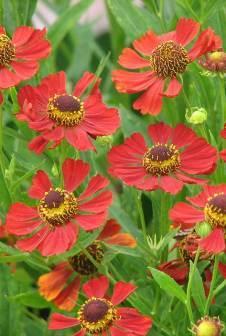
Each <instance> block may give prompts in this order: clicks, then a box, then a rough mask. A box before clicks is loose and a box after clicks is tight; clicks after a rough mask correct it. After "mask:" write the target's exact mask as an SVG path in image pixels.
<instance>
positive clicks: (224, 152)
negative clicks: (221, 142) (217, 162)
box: [220, 124, 226, 162]
mask: <svg viewBox="0 0 226 336" xmlns="http://www.w3.org/2000/svg"><path fill="white" fill-rule="evenodd" d="M220 134H221V136H222V138H224V139H226V124H224V129H223V130H222V131H221V133H220ZM220 157H221V158H222V160H224V161H225V162H226V149H224V150H222V151H221V152H220Z"/></svg>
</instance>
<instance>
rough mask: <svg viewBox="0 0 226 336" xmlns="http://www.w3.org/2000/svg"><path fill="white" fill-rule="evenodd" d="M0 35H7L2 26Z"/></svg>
mask: <svg viewBox="0 0 226 336" xmlns="http://www.w3.org/2000/svg"><path fill="white" fill-rule="evenodd" d="M0 34H4V35H6V31H5V28H4V27H3V26H0Z"/></svg>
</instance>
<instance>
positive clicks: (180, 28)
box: [176, 18, 200, 46]
mask: <svg viewBox="0 0 226 336" xmlns="http://www.w3.org/2000/svg"><path fill="white" fill-rule="evenodd" d="M199 29H200V24H199V23H198V22H196V21H193V20H192V19H186V18H181V19H180V20H179V21H178V23H177V27H176V41H177V43H179V44H181V45H182V46H186V45H187V44H188V43H190V42H191V41H192V40H193V39H194V38H195V36H196V35H197V34H198V32H199Z"/></svg>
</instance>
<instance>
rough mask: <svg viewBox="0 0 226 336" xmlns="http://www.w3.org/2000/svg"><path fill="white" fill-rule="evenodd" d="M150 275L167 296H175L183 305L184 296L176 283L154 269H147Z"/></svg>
mask: <svg viewBox="0 0 226 336" xmlns="http://www.w3.org/2000/svg"><path fill="white" fill-rule="evenodd" d="M149 269H150V270H151V274H152V276H153V278H154V279H155V281H156V282H157V283H158V285H159V286H160V288H161V289H163V290H164V291H165V292H166V293H167V294H168V295H170V296H175V297H176V298H178V300H180V301H181V302H183V303H184V304H185V302H186V294H185V292H184V291H183V289H182V288H181V286H180V285H178V284H177V283H176V281H175V280H173V279H172V278H171V277H170V276H169V275H167V274H165V273H163V272H160V271H158V270H156V269H155V268H152V267H149Z"/></svg>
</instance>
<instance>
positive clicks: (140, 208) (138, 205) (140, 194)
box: [135, 190, 147, 241]
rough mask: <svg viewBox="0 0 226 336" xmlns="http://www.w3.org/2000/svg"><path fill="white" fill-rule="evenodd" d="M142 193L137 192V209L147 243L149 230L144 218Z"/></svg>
mask: <svg viewBox="0 0 226 336" xmlns="http://www.w3.org/2000/svg"><path fill="white" fill-rule="evenodd" d="M141 196H142V192H140V191H138V190H137V191H136V195H135V198H136V204H137V209H138V213H139V217H140V222H141V228H142V232H143V236H144V241H146V238H147V229H146V223H145V218H144V212H143V208H142V200H141Z"/></svg>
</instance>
